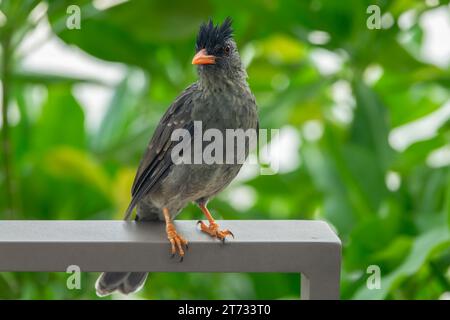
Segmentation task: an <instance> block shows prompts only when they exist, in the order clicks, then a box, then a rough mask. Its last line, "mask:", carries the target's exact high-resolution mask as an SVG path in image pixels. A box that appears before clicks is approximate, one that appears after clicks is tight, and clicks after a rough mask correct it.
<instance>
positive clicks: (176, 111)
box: [125, 84, 196, 220]
mask: <svg viewBox="0 0 450 320" xmlns="http://www.w3.org/2000/svg"><path fill="white" fill-rule="evenodd" d="M195 88H196V84H193V85H191V86H189V87H188V88H186V89H185V90H184V91H183V93H181V95H180V96H179V97H178V98H177V99H176V100H175V101H174V102H173V103H172V105H171V106H170V108H169V109H168V110H167V111H166V113H165V114H164V116H163V117H162V119H161V121H160V123H159V125H158V127H157V128H156V130H155V133H154V134H153V137H152V139H151V141H150V143H149V145H148V148H147V150H146V152H145V155H144V157H143V158H142V160H141V163H140V164H139V168H138V171H137V173H136V177H135V178H134V182H133V186H132V188H131V196H132V199H131V203H130V205H129V206H128V209H127V211H126V214H125V220H127V219H128V218H129V217H130V215H131V212H132V211H133V208H134V207H135V206H136V205H137V203H138V202H139V201H140V200H141V199H142V198H143V197H144V196H145V195H146V194H147V193H148V192H149V191H150V190H151V189H152V188H153V187H154V186H155V184H157V183H158V182H160V181H161V180H162V179H163V178H164V177H165V176H166V175H167V174H168V173H169V172H170V168H171V167H172V166H173V165H174V164H173V162H172V158H171V150H172V148H173V147H174V146H175V144H176V143H178V142H177V141H172V140H171V136H172V132H173V131H174V130H175V129H186V130H188V131H189V132H191V131H193V122H192V120H191V115H190V113H191V110H192V92H193V91H194V90H195Z"/></svg>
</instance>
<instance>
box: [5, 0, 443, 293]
mask: <svg viewBox="0 0 450 320" xmlns="http://www.w3.org/2000/svg"><path fill="white" fill-rule="evenodd" d="M46 3H47V4H48V5H47V6H45V5H44V8H47V10H46V11H43V14H42V15H41V16H38V17H36V16H35V15H34V18H33V19H30V18H29V16H30V13H32V12H35V11H33V9H35V8H36V6H37V5H39V6H41V8H42V5H43V4H42V3H41V1H31V0H30V1H26V0H22V1H8V0H6V1H5V0H3V1H1V2H0V10H1V12H2V13H3V14H2V16H3V17H4V18H3V19H0V21H3V22H2V23H0V44H1V51H0V52H1V80H2V89H3V92H4V94H3V104H2V105H4V104H5V102H7V106H8V108H7V109H8V110H6V108H4V106H3V109H2V110H3V113H2V114H3V115H4V116H5V115H6V114H7V116H8V117H7V118H6V117H3V121H2V123H3V125H2V136H1V139H2V146H3V148H2V149H1V151H0V152H1V153H0V155H1V165H2V167H1V170H0V217H1V218H2V219H82V220H87V219H120V218H121V217H122V215H123V212H124V209H125V208H126V206H127V204H128V201H129V200H130V196H129V193H130V192H129V190H130V186H131V183H132V179H133V177H134V173H135V170H136V167H137V165H138V162H139V159H140V157H141V155H142V152H143V150H144V148H145V147H146V144H147V142H148V140H149V138H150V136H151V133H152V131H153V129H154V127H155V125H156V124H157V123H158V121H159V118H160V116H161V115H162V114H163V112H164V110H165V109H166V108H167V107H168V106H169V104H170V103H171V101H173V99H174V98H175V97H176V96H177V94H178V93H180V92H181V91H182V90H183V89H184V88H185V87H186V86H187V85H188V84H190V83H192V82H193V81H194V80H195V79H196V72H195V68H194V67H193V66H192V65H191V59H192V56H193V54H194V41H195V36H196V32H197V30H198V27H199V24H200V23H201V22H202V21H205V20H207V19H208V18H209V17H213V18H214V20H215V21H222V20H223V19H224V18H225V17H226V16H231V17H232V18H233V20H234V29H235V38H236V41H237V43H238V46H239V48H240V52H241V55H242V57H243V60H244V62H245V63H246V65H248V67H247V71H248V74H249V83H250V86H251V88H252V90H253V92H254V94H255V96H256V99H257V102H258V105H259V112H260V122H261V127H262V128H288V129H289V132H291V133H292V132H294V133H295V134H296V137H297V138H298V142H299V145H300V146H299V147H295V148H293V145H291V146H290V147H292V148H293V149H292V150H290V151H291V153H294V154H295V155H296V156H298V159H299V163H298V165H297V166H294V167H292V168H291V169H289V170H284V171H282V172H280V173H278V174H276V175H271V176H262V175H257V176H254V177H251V178H249V179H242V180H239V181H238V182H237V183H235V184H233V185H232V186H231V187H230V188H229V189H228V190H227V191H226V192H224V193H223V194H221V195H220V196H219V197H217V198H216V199H214V200H213V201H212V202H211V203H210V208H211V209H212V212H213V215H214V216H215V217H216V218H223V219H324V220H326V221H328V222H329V223H331V224H332V225H333V227H334V228H335V230H336V232H337V233H338V235H339V237H340V238H341V239H342V241H343V245H344V248H343V270H342V291H341V292H342V293H341V294H342V298H343V299H362V298H367V299H437V298H439V297H442V296H443V294H444V292H449V291H450V272H449V265H450V236H449V226H450V184H449V181H450V170H449V166H448V162H447V164H444V165H431V164H430V160H429V157H430V155H431V154H432V153H433V152H434V151H435V150H439V149H442V148H445V147H447V148H448V145H449V141H450V122H449V121H448V120H447V121H443V123H442V124H441V125H440V126H439V128H438V130H436V132H435V133H433V134H432V135H431V136H429V137H427V138H424V139H421V140H419V141H414V142H413V143H411V144H409V145H407V147H406V148H404V149H401V150H400V149H399V148H393V147H392V143H390V135H391V134H392V132H393V130H394V129H396V128H399V127H402V126H405V125H408V124H410V123H412V122H414V121H417V120H419V119H421V118H423V117H426V116H427V115H429V114H431V113H433V112H435V111H437V110H439V109H440V108H441V107H442V105H443V104H444V103H445V102H446V101H448V99H449V90H448V88H449V85H450V70H449V68H448V66H447V68H444V67H437V66H435V65H433V64H430V63H427V62H424V61H423V59H421V58H420V48H421V45H422V42H423V29H422V26H421V25H420V24H419V23H418V21H419V18H420V17H421V16H422V15H423V14H424V13H426V12H427V11H428V10H432V9H434V8H431V7H430V6H428V5H426V4H425V2H424V1H406V0H400V1H375V0H373V1H370V2H369V1H362V0H348V1H337V0H336V1H319V0H313V1H298V0H296V1H294V0H287V1H271V0H264V1H259V0H258V1H256V0H254V1H221V0H211V1H206V0H196V1H158V2H156V1H132V2H127V3H124V4H120V5H118V6H113V7H111V8H109V9H106V10H99V9H98V8H97V7H95V6H94V5H93V4H92V3H91V2H90V1H78V2H77V1H47V2H46ZM441 3H442V1H441ZM72 4H78V5H79V6H80V8H81V29H80V30H69V29H67V28H66V19H67V17H68V16H69V15H68V14H67V13H66V9H67V7H68V6H69V5H72ZM370 4H377V5H379V6H380V8H381V13H382V14H384V13H387V12H389V13H390V15H391V17H392V18H393V19H394V24H392V25H391V26H389V25H388V28H385V29H380V30H370V29H369V28H368V27H367V26H366V20H367V18H368V17H369V14H367V13H366V10H367V7H368V5H370ZM444 5H445V6H446V8H447V10H448V2H447V1H445V4H444ZM41 11H42V10H41ZM408 11H412V12H414V13H415V15H416V19H415V20H413V23H412V24H411V25H409V26H406V27H404V28H399V25H398V23H397V21H398V19H399V17H400V16H402V15H403V14H404V13H405V12H408ZM31 15H32V16H33V14H31ZM5 17H6V19H5ZM46 19H48V21H49V22H50V25H51V28H52V32H53V33H54V34H56V36H57V37H59V38H60V39H61V40H62V41H64V43H66V44H67V45H68V48H69V49H70V50H77V48H78V50H79V49H81V50H82V51H84V52H86V53H88V54H89V55H91V56H94V57H96V58H97V59H100V60H105V61H114V62H120V63H122V64H123V65H124V66H125V68H126V70H127V72H126V77H125V78H124V79H123V81H120V82H119V83H118V84H117V85H114V87H113V88H112V90H113V91H114V95H113V97H112V99H111V100H110V101H109V103H108V106H107V110H106V112H105V115H104V117H103V118H102V119H101V123H100V125H98V126H96V127H95V128H91V129H88V126H87V125H86V106H83V104H82V103H81V102H80V101H79V100H78V99H76V97H75V95H74V87H76V86H79V85H80V84H85V85H97V86H105V87H108V86H111V84H108V83H103V82H102V81H99V80H98V79H95V78H83V77H74V76H67V75H61V74H55V73H52V72H50V71H49V72H42V71H41V72H36V71H30V70H27V69H26V68H23V67H22V65H21V61H22V60H23V59H25V58H26V57H27V55H28V54H30V53H32V50H36V48H32V49H30V51H25V52H23V51H20V50H18V47H19V46H20V44H21V43H22V42H23V41H24V39H26V37H27V35H28V34H30V32H32V31H33V30H34V29H35V28H36V25H37V24H38V23H41V22H42V21H45V20H46ZM387 23H388V22H387ZM388 24H389V23H388ZM314 31H315V33H314ZM317 31H321V32H319V33H317ZM311 32H313V33H311ZM314 34H315V35H316V37H314ZM317 35H319V36H317ZM324 37H325V40H324V39H323V38H324ZM442 41H443V42H444V41H447V42H448V41H449V39H442ZM42 43H45V39H43V40H42ZM317 52H319V53H322V54H330V52H331V54H332V55H333V56H337V57H339V59H340V61H341V64H340V67H339V68H338V69H337V70H335V71H334V72H330V73H327V72H325V73H324V72H319V71H320V70H318V68H317V65H316V64H315V63H314V55H315V54H317ZM42 67H45V65H43V66H42ZM374 70H375V71H376V70H378V71H379V70H381V71H382V72H381V74H379V76H378V77H375V78H376V79H375V80H370V76H369V75H370V74H372V75H373V74H374V72H373V71H374ZM136 79H138V80H139V81H136ZM137 82H138V85H137V84H136V83H137ZM342 90H347V91H349V92H350V94H349V95H348V97H347V98H346V99H344V101H338V102H336V99H335V93H336V91H337V92H338V93H339V92H340V91H342ZM337 104H338V106H336V105H337ZM339 112H340V113H339ZM342 113H344V116H342ZM339 115H341V116H339ZM6 120H7V121H6ZM7 144H8V145H10V149H9V152H5V150H6V149H5V148H4V146H5V145H7ZM288 148H289V146H288ZM386 180H388V182H389V181H391V182H390V185H391V187H389V188H388V185H389V183H386ZM233 190H238V191H242V190H245V192H246V193H245V194H247V195H251V196H252V200H254V201H250V202H249V204H247V206H245V207H243V206H239V205H236V204H234V205H233V203H235V202H233V201H232V200H233V196H235V194H236V192H235V193H233ZM230 199H231V200H230ZM200 217H201V213H200V211H199V210H198V209H197V208H195V207H194V206H189V207H188V208H186V209H185V210H184V212H183V213H182V214H181V215H180V218H181V219H198V218H200ZM168 250H169V246H168ZM370 265H378V266H379V267H380V268H381V275H382V283H381V284H382V287H381V289H379V290H368V289H367V287H366V280H367V277H368V274H367V272H366V270H367V267H368V266H370ZM96 277H97V274H83V276H82V289H81V290H68V289H67V288H66V278H67V275H66V274H64V273H39V274H38V273H1V274H0V298H19V299H37V298H44V299H55V298H64V299H70V298H96V295H95V293H94V289H93V286H94V282H95V279H96ZM299 281H300V280H299V275H296V274H164V273H156V274H152V275H151V276H150V278H149V281H148V282H147V285H146V286H145V289H143V290H142V291H141V292H140V293H139V294H137V295H136V296H133V297H139V298H151V299H158V298H159V299H171V298H191V299H200V298H203V299H221V298H225V299H226V298H237V299H239V298H252V299H253V298H266V299H274V298H296V297H298V294H299V286H300V282H299ZM114 298H120V296H114Z"/></svg>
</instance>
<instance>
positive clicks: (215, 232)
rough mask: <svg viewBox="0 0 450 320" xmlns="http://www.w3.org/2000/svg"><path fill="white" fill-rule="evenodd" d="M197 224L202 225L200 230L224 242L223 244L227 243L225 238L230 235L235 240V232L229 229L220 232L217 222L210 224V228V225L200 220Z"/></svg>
mask: <svg viewBox="0 0 450 320" xmlns="http://www.w3.org/2000/svg"><path fill="white" fill-rule="evenodd" d="M197 224H200V229H201V230H202V231H203V232H205V233H207V234H209V235H210V236H211V237H214V238H217V239H220V240H222V242H225V238H226V237H227V236H228V235H230V236H232V237H233V239H234V234H233V232H231V231H230V230H228V229H225V230H220V229H219V225H218V224H217V223H215V222H210V223H209V226H208V225H206V223H204V222H203V221H201V220H199V221H198V222H197Z"/></svg>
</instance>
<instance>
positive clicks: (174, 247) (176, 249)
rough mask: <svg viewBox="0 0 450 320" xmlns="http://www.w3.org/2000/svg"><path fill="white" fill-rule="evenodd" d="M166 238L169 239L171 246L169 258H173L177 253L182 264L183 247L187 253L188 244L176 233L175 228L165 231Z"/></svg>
mask: <svg viewBox="0 0 450 320" xmlns="http://www.w3.org/2000/svg"><path fill="white" fill-rule="evenodd" d="M167 238H168V239H169V242H170V245H171V252H172V254H171V256H170V258H171V259H172V258H174V257H175V254H177V253H178V254H179V255H180V262H182V261H183V258H184V249H183V247H185V248H186V251H187V250H188V249H189V246H188V242H187V241H186V240H185V239H184V238H183V237H182V236H180V235H179V234H178V233H177V232H176V230H175V228H173V229H172V228H169V229H168V230H167Z"/></svg>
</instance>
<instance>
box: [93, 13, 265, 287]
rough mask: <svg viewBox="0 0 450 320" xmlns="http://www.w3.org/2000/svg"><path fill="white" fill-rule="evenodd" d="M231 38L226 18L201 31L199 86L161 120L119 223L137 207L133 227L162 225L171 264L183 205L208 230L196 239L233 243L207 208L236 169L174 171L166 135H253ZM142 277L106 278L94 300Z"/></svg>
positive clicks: (179, 241)
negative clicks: (196, 211) (198, 131)
mask: <svg viewBox="0 0 450 320" xmlns="http://www.w3.org/2000/svg"><path fill="white" fill-rule="evenodd" d="M233 32H234V31H233V28H232V19H231V18H230V17H227V18H226V19H225V20H224V21H223V23H222V24H214V22H213V20H212V19H209V20H208V21H206V22H203V23H202V24H201V25H200V29H199V31H198V34H197V38H196V44H195V55H194V57H193V60H192V64H193V65H195V66H196V68H197V74H198V78H197V81H195V82H194V83H193V84H191V85H190V86H188V87H187V88H186V89H185V90H184V91H183V92H182V93H181V94H180V95H179V96H178V97H177V98H176V99H175V100H174V102H173V103H172V104H171V105H170V107H169V108H168V110H167V111H166V112H165V114H164V115H163V116H162V118H161V120H160V122H159V124H158V125H157V127H156V129H155V131H154V133H153V136H152V138H151V139H150V142H149V144H148V147H147V149H146V151H145V153H144V156H143V157H142V159H141V161H140V164H139V167H138V170H137V173H136V176H135V179H134V182H133V185H132V188H131V201H130V204H129V206H128V209H127V211H126V214H125V220H128V219H129V218H130V217H131V215H132V212H133V210H134V208H136V216H135V221H137V222H140V221H149V220H160V221H164V222H165V225H166V233H167V238H168V241H169V243H170V249H171V253H172V257H173V256H174V255H176V254H178V255H179V256H180V261H182V260H183V257H184V256H185V252H186V250H187V249H188V241H187V240H186V239H185V238H184V237H183V236H182V235H180V234H179V233H178V232H177V230H176V228H175V226H174V223H173V220H174V219H175V217H176V216H177V215H178V214H179V213H180V212H181V210H182V209H183V208H184V207H185V206H186V205H188V204H189V203H195V204H196V205H197V206H198V207H199V208H200V209H201V211H202V212H203V214H204V215H205V217H206V219H207V220H208V223H205V222H203V221H202V220H199V221H198V225H199V226H200V228H199V229H200V231H201V232H204V233H206V234H208V235H210V236H211V237H213V238H217V239H219V240H222V241H223V242H224V241H225V239H226V237H228V236H230V237H233V238H234V234H233V233H232V231H230V230H228V229H225V230H222V229H220V227H219V225H218V224H217V223H216V221H215V220H214V218H213V216H212V215H211V213H210V211H209V209H208V208H207V203H208V201H209V200H210V199H212V198H213V197H214V196H216V195H217V194H218V193H220V192H221V191H222V190H223V189H225V187H227V186H228V185H229V184H230V182H231V181H232V180H233V179H234V178H235V177H236V176H237V174H238V173H239V171H240V169H241V167H242V163H241V162H237V161H233V162H232V163H228V162H226V163H223V162H222V163H219V162H217V163H210V164H206V163H201V164H192V163H190V164H189V163H181V164H179V163H174V161H173V158H172V156H171V153H172V151H173V149H174V147H175V145H176V143H177V142H176V141H172V139H171V136H172V134H173V133H174V132H175V130H176V129H182V130H185V132H187V133H189V134H193V131H194V125H195V122H196V121H197V122H201V124H202V129H203V130H207V129H215V130H219V132H221V133H225V131H226V130H228V129H243V130H249V129H251V130H255V131H256V132H257V131H258V128H259V121H258V111H257V105H256V100H255V97H254V95H253V93H252V91H251V90H250V87H249V84H248V82H247V78H248V75H247V72H246V70H245V68H244V66H243V64H242V61H241V58H240V55H239V51H238V48H237V44H236V42H235V40H234V35H233ZM188 141H189V140H188ZM190 141H191V142H190V143H192V140H190ZM202 146H204V144H202ZM247 147H248V142H247V141H246V148H245V151H244V153H245V154H244V155H243V157H244V159H245V158H247V156H248V154H249V150H248V148H247ZM233 151H234V149H233ZM226 152H229V151H228V150H226ZM237 157H239V155H237V156H236V155H235V156H234V160H236V158H237ZM146 278H147V273H146V272H104V273H102V274H101V275H100V277H99V278H98V280H97V282H96V292H97V295H99V296H106V295H109V294H111V293H113V292H115V291H118V292H120V293H122V294H129V293H132V292H136V291H138V290H139V289H140V288H141V287H142V286H143V285H144V283H145V281H146Z"/></svg>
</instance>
